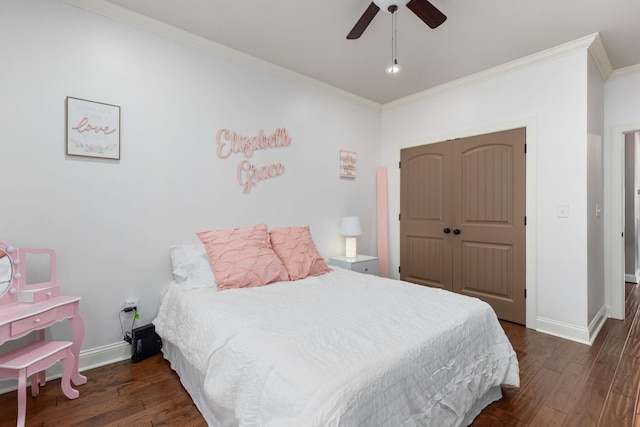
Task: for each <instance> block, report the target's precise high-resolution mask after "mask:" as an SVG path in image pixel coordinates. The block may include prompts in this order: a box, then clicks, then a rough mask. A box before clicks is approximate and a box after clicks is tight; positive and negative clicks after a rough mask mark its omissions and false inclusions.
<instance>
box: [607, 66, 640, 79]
mask: <svg viewBox="0 0 640 427" xmlns="http://www.w3.org/2000/svg"><path fill="white" fill-rule="evenodd" d="M635 73H640V64H636V65H630V66H628V67H624V68H618V69H617V70H613V73H611V77H610V78H612V79H615V78H618V77H622V76H626V75H629V74H635Z"/></svg>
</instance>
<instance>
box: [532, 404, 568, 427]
mask: <svg viewBox="0 0 640 427" xmlns="http://www.w3.org/2000/svg"><path fill="white" fill-rule="evenodd" d="M566 418H567V415H566V414H564V413H562V412H560V411H556V410H555V409H551V408H550V407H548V406H542V407H540V410H539V411H538V412H537V413H536V416H535V417H533V419H532V420H531V422H530V423H529V424H531V425H533V426H545V427H560V426H562V425H563V424H564V422H565V420H566Z"/></svg>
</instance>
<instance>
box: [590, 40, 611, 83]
mask: <svg viewBox="0 0 640 427" xmlns="http://www.w3.org/2000/svg"><path fill="white" fill-rule="evenodd" d="M589 53H590V54H591V57H592V58H593V61H594V62H595V63H596V65H597V66H598V70H599V71H600V75H601V76H602V80H604V81H606V80H607V79H608V78H609V77H611V74H612V73H613V67H612V66H611V62H610V61H609V56H608V55H607V51H606V50H605V48H604V44H603V43H602V38H601V37H600V34H599V33H596V37H595V38H594V39H593V43H592V44H591V45H590V46H589Z"/></svg>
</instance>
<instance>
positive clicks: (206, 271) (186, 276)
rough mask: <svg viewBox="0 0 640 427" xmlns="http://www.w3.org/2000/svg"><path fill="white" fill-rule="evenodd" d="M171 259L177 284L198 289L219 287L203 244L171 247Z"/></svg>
mask: <svg viewBox="0 0 640 427" xmlns="http://www.w3.org/2000/svg"><path fill="white" fill-rule="evenodd" d="M169 258H171V270H172V272H173V279H174V280H175V281H176V282H178V283H181V284H185V285H189V286H193V287H198V288H208V287H214V286H216V285H217V283H216V278H215V277H214V276H213V270H212V269H211V264H209V257H208V255H207V252H206V251H205V250H204V245H203V244H192V245H176V246H171V247H170V248H169Z"/></svg>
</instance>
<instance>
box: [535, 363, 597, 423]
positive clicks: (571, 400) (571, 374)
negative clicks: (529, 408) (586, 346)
mask: <svg viewBox="0 0 640 427" xmlns="http://www.w3.org/2000/svg"><path fill="white" fill-rule="evenodd" d="M588 376H589V367H588V366H584V365H580V364H578V363H570V364H569V365H568V366H567V368H566V369H565V371H564V372H563V373H562V375H561V376H560V380H559V381H558V385H557V387H556V388H555V389H553V391H552V392H551V393H550V394H549V397H547V399H546V400H545V401H544V404H545V406H548V407H549V408H552V409H555V410H557V411H560V412H563V413H565V414H569V413H571V411H572V410H573V409H574V408H575V406H576V402H577V401H578V397H579V396H580V392H581V390H582V387H583V385H584V383H585V381H586V380H587V377H588Z"/></svg>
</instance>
